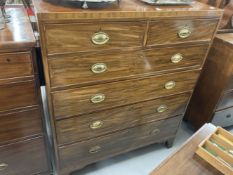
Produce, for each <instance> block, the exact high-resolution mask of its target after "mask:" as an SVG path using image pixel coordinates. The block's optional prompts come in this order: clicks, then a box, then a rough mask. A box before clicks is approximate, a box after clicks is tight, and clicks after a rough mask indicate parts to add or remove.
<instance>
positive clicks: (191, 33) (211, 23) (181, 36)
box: [147, 19, 218, 46]
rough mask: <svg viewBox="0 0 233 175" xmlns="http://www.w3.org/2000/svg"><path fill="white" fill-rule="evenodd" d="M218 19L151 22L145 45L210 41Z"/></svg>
mask: <svg viewBox="0 0 233 175" xmlns="http://www.w3.org/2000/svg"><path fill="white" fill-rule="evenodd" d="M217 24H218V19H182V20H174V19H172V20H160V21H152V22H151V23H150V27H149V33H148V41H147V45H149V46H150V45H160V44H174V43H183V42H190V41H207V42H208V41H210V40H211V39H212V37H213V35H214V32H215V29H216V27H217Z"/></svg>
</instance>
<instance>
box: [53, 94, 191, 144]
mask: <svg viewBox="0 0 233 175" xmlns="http://www.w3.org/2000/svg"><path fill="white" fill-rule="evenodd" d="M189 97H190V93H186V94H182V95H176V96H169V97H164V98H161V99H156V100H152V101H147V102H142V103H137V104H133V105H128V106H125V107H119V108H114V109H110V110H105V111H101V112H97V113H93V114H88V115H82V116H78V117H73V118H69V119H65V120H59V121H56V131H57V139H58V143H59V144H65V143H69V142H75V141H82V140H86V139H90V138H95V137H98V136H101V135H105V134H109V133H112V132H115V131H120V130H122V129H126V128H130V127H134V126H139V125H142V124H145V123H148V122H152V121H157V120H161V119H166V118H169V117H174V116H177V115H181V114H183V113H184V111H185V108H186V105H187V102H188V100H189ZM161 105H166V107H167V110H166V111H164V112H162V113H160V112H158V111H157V110H158V108H159V107H161ZM98 121H100V122H102V123H103V124H102V127H100V128H97V129H92V128H91V125H92V124H93V123H94V122H98Z"/></svg>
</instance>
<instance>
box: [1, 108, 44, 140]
mask: <svg viewBox="0 0 233 175" xmlns="http://www.w3.org/2000/svg"><path fill="white" fill-rule="evenodd" d="M41 133H42V121H41V112H40V110H39V109H30V110H27V111H19V112H17V113H10V114H5V115H0V142H7V141H10V140H14V139H18V138H22V137H27V136H31V135H35V134H41Z"/></svg>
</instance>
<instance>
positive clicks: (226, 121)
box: [212, 108, 233, 127]
mask: <svg viewBox="0 0 233 175" xmlns="http://www.w3.org/2000/svg"><path fill="white" fill-rule="evenodd" d="M212 123H213V124H214V125H216V126H221V127H228V126H232V125H233V108H228V109H225V110H222V111H217V112H215V114H214V117H213V119H212Z"/></svg>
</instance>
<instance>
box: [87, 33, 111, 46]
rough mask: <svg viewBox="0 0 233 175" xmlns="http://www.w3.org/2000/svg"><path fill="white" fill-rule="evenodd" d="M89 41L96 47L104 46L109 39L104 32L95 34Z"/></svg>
mask: <svg viewBox="0 0 233 175" xmlns="http://www.w3.org/2000/svg"><path fill="white" fill-rule="evenodd" d="M91 40H92V42H93V43H94V44H96V45H104V44H106V43H107V42H108V41H109V40H110V38H109V36H108V34H107V33H105V32H97V33H95V34H94V35H92V38H91Z"/></svg>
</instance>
